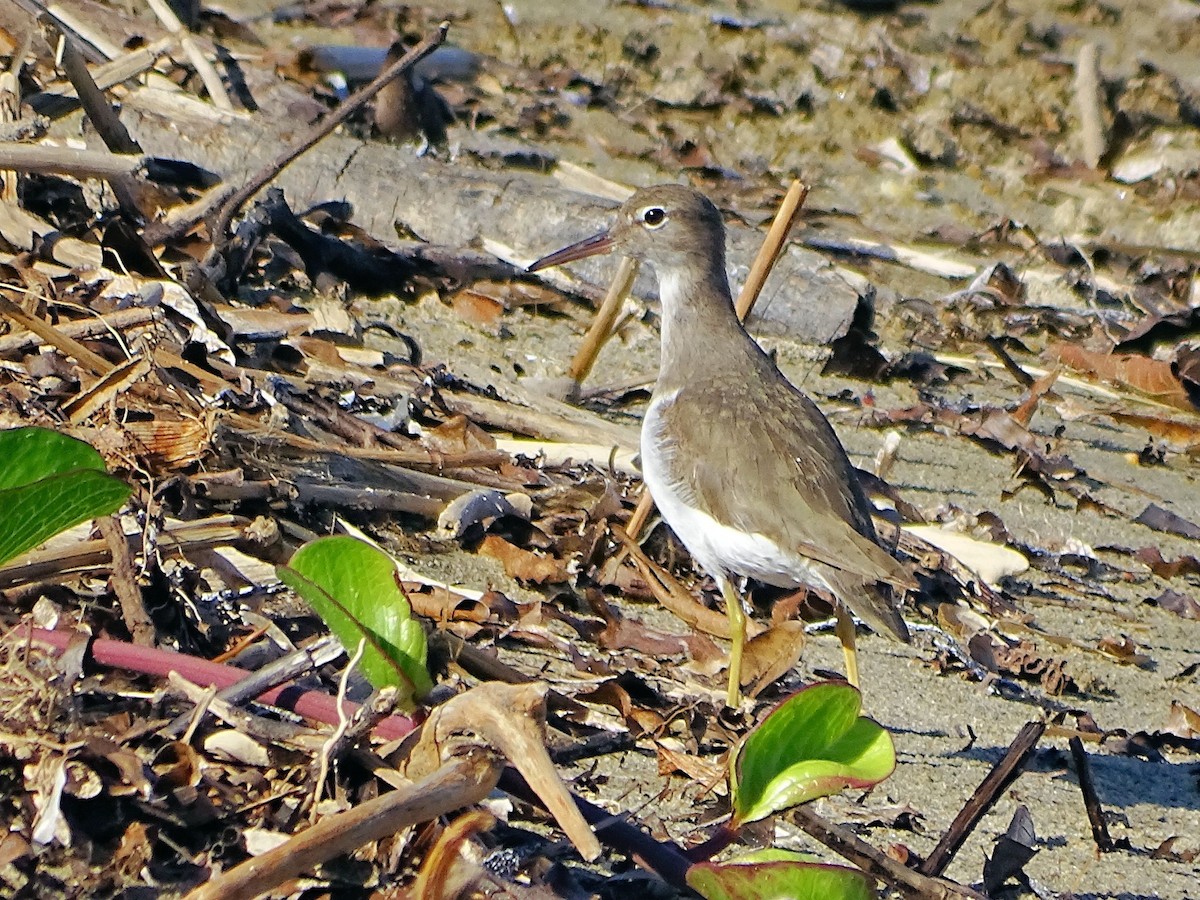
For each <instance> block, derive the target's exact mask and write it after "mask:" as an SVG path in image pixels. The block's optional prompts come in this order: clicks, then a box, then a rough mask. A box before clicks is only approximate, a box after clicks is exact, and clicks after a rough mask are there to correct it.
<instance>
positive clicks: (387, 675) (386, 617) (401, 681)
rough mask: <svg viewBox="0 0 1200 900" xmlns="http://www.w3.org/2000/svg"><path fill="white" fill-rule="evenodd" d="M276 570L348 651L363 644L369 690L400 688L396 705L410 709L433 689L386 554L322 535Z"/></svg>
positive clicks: (421, 633) (415, 625)
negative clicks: (309, 605) (398, 700)
mask: <svg viewBox="0 0 1200 900" xmlns="http://www.w3.org/2000/svg"><path fill="white" fill-rule="evenodd" d="M277 571H278V573H279V578H280V580H282V581H283V582H284V584H286V585H287V586H288V587H290V588H291V589H292V590H294V591H295V592H296V593H298V594H300V595H301V596H302V597H304V599H306V600H307V601H308V602H309V603H311V604H312V606H313V609H315V610H316V611H317V614H318V615H319V616H320V617H321V618H322V619H323V620H324V621H325V624H326V625H328V626H329V629H330V631H332V632H333V633H334V634H335V635H337V638H338V640H340V641H341V642H342V644H343V646H345V647H346V649H347V650H348V651H350V652H353V651H354V649H355V648H356V647H357V646H358V644H359V641H360V640H365V641H366V645H365V647H364V650H363V657H362V661H361V663H360V665H361V667H362V671H363V674H364V675H365V676H366V677H367V680H368V681H370V682H371V684H372V685H373V686H375V687H377V688H379V687H385V686H387V685H395V686H396V687H398V688H400V689H401V694H402V697H401V703H402V704H404V705H405V706H406V707H407V708H410V709H411V708H412V704H413V702H414V701H415V700H416V699H418V698H420V697H423V696H424V695H425V694H427V693H428V692H429V691H430V690H431V689H432V688H433V683H432V682H431V681H430V678H429V672H428V671H427V669H426V665H425V656H426V644H425V630H424V629H423V628H422V627H421V623H420V622H419V621H417V620H416V619H414V618H413V617H412V607H411V606H410V605H409V603H408V598H407V597H406V596H405V595H404V591H402V590H401V589H400V584H399V581H398V580H397V578H396V566H395V563H393V562H392V559H391V557H389V556H388V555H387V554H386V553H384V552H383V551H381V550H378V549H376V548H375V547H372V546H371V545H370V544H368V543H366V542H364V541H360V540H358V539H356V538H352V537H345V536H341V535H339V536H336V537H325V538H320V539H319V540H315V541H313V542H312V543H310V544H305V545H304V546H303V547H301V548H300V549H299V550H297V551H296V553H295V554H294V555H293V556H292V559H291V562H290V563H289V564H288V565H287V566H280V567H279V569H278V570H277Z"/></svg>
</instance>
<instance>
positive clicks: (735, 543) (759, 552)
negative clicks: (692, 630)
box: [642, 393, 829, 589]
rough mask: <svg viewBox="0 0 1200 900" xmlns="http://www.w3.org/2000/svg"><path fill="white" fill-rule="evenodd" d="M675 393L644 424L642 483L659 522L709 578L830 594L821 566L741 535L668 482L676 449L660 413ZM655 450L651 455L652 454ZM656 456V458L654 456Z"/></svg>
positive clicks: (654, 406) (760, 537) (680, 483)
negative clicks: (739, 578) (666, 438)
mask: <svg viewBox="0 0 1200 900" xmlns="http://www.w3.org/2000/svg"><path fill="white" fill-rule="evenodd" d="M675 396H676V394H675V393H670V394H666V395H664V396H661V397H656V398H655V399H654V400H653V401H652V402H651V404H650V407H649V409H647V410H646V417H645V419H644V420H643V422H642V479H643V481H644V482H645V484H646V487H647V488H648V489H649V491H650V496H651V497H653V498H654V502H655V504H656V505H657V506H658V510H659V512H660V513H662V517H663V519H665V520H666V523H667V524H668V525H670V526H671V530H672V531H674V532H675V535H676V536H677V537H678V538H679V540H680V541H682V542H683V545H684V546H685V547H687V549H688V552H689V553H690V554H692V557H693V558H694V559H695V560H696V562H697V563H699V564H700V566H701V568H703V569H704V571H705V572H707V573H708V574H709V575H711V576H713V577H714V578H716V579H717V580H718V581H723V580H725V579H727V578H728V577H729V576H731V575H741V576H749V577H751V578H754V579H757V580H758V581H762V582H765V583H766V584H770V585H774V586H776V587H783V588H790V587H801V586H807V587H815V588H821V589H829V585H828V584H827V583H826V581H825V579H824V577H822V575H821V572H820V569H819V566H818V565H817V564H814V563H813V562H812V561H811V560H809V559H807V558H805V557H804V556H802V555H801V554H800V553H798V552H797V551H796V550H795V549H788V548H784V547H781V546H779V544H777V543H776V542H775V541H773V540H771V539H770V538H769V537H767V536H766V535H764V534H760V533H757V532H755V533H749V532H745V531H740V530H738V529H737V528H733V527H730V526H729V525H725V524H722V523H721V522H718V521H717V520H716V519H714V518H713V517H712V516H710V515H709V514H708V513H706V512H704V511H703V510H700V509H697V508H696V506H695V505H694V503H695V497H694V496H693V494H692V491H691V490H690V487H689V485H687V483H686V480H680V479H678V478H672V477H671V476H670V474H669V470H671V469H672V468H674V470H675V471H676V472H678V471H680V467H678V466H674V467H672V466H669V465H667V463H668V461H669V459H670V454H672V453H673V452H674V449H673V448H672V446H671V445H670V444H669V443H666V442H664V441H663V438H662V435H661V429H662V418H661V415H660V413H661V411H662V410H663V409H664V408H665V407H666V406H667V405H668V404H670V403H673V402H674V400H675ZM651 448H653V450H654V452H653V453H652V452H649V451H651ZM656 454H657V455H656Z"/></svg>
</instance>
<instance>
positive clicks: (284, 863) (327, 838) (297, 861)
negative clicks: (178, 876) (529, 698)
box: [187, 749, 503, 900]
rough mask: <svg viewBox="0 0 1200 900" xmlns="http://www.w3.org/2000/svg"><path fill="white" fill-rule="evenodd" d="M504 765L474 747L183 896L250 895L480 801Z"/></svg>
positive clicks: (247, 898) (196, 899)
mask: <svg viewBox="0 0 1200 900" xmlns="http://www.w3.org/2000/svg"><path fill="white" fill-rule="evenodd" d="M502 769H503V764H502V763H501V761H500V758H499V757H498V756H497V755H496V754H494V753H491V752H487V751H483V750H479V749H476V750H474V751H472V752H470V753H468V754H466V755H464V756H461V757H458V758H455V759H453V760H451V761H449V762H447V763H446V764H445V765H443V766H442V767H441V768H440V769H438V770H437V771H436V772H434V773H433V774H432V775H430V776H429V777H428V778H425V779H424V780H422V781H418V782H415V783H414V784H411V785H409V786H407V787H404V788H399V789H397V790H394V791H390V792H389V793H386V794H384V795H383V796H381V797H376V798H375V799H374V800H368V801H367V802H366V803H361V804H359V805H358V806H356V807H354V808H352V809H349V810H347V811H346V812H343V813H338V814H337V815H333V816H329V817H328V818H325V819H322V820H321V821H320V822H318V823H317V824H316V825H314V826H313V827H311V828H307V829H305V830H304V831H302V832H300V833H299V834H297V835H295V836H294V837H293V838H292V839H291V840H289V841H287V842H286V843H284V844H281V845H280V846H278V847H276V848H275V849H273V850H269V851H268V852H266V853H264V854H262V855H261V856H256V857H253V858H251V859H248V860H246V861H245V862H243V863H241V864H240V865H238V866H236V867H234V868H233V869H231V870H229V871H228V872H226V873H224V874H223V875H221V876H219V877H216V878H214V879H212V880H211V881H209V882H208V883H207V884H204V885H201V886H200V887H198V888H197V889H196V890H194V891H192V892H191V893H190V894H188V895H187V900H251V898H254V897H258V896H261V895H262V894H264V893H266V892H267V891H269V890H270V889H271V888H273V887H274V886H276V885H278V884H281V883H283V882H284V881H286V880H287V879H289V878H292V877H294V876H296V875H299V874H300V873H301V872H305V871H308V870H309V869H312V868H314V867H315V866H317V865H320V864H321V863H323V862H325V861H326V860H329V859H333V858H334V857H335V856H341V855H342V854H344V853H350V852H352V851H354V850H356V849H358V848H359V847H361V846H363V845H364V844H367V843H370V842H371V841H377V840H379V839H381V838H384V837H387V836H388V835H391V834H395V833H396V832H397V831H399V830H401V829H402V828H407V827H409V826H410V825H416V824H419V823H421V822H428V821H429V820H430V819H435V818H437V817H438V816H440V815H443V814H444V813H448V812H452V811H454V810H456V809H462V808H463V807H466V806H473V805H474V804H476V803H478V802H480V801H481V800H483V799H484V798H485V797H486V796H487V795H488V794H489V793H491V791H492V788H494V787H495V786H496V781H497V779H499V777H500V772H501V770H502Z"/></svg>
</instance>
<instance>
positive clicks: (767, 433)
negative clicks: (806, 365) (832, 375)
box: [660, 376, 915, 588]
mask: <svg viewBox="0 0 1200 900" xmlns="http://www.w3.org/2000/svg"><path fill="white" fill-rule="evenodd" d="M780 383H781V384H782V387H781V388H780V389H779V390H775V391H771V392H769V394H768V395H767V397H768V401H769V402H767V403H765V404H764V401H763V394H762V393H761V392H758V393H754V392H751V391H748V390H746V389H744V388H739V387H738V385H736V384H731V383H729V382H724V383H721V384H719V385H718V384H712V383H709V384H706V383H697V384H692V385H688V386H686V387H683V388H681V389H680V391H679V394H678V396H677V397H676V402H675V403H673V404H671V405H670V406H669V407H666V408H664V409H663V410H662V411H661V413H660V414H661V415H662V416H663V418H664V424H665V425H666V427H667V430H668V431H669V433H671V434H674V435H676V436H677V443H678V447H677V448H676V450H675V452H674V453H673V454H672V460H671V464H672V468H673V469H674V471H673V472H672V481H674V482H675V483H677V484H679V485H680V486H681V487H682V488H683V489H684V490H685V491H686V492H687V493H688V494H691V495H694V496H695V497H696V499H697V500H699V501H700V502H701V503H702V504H703V506H704V507H705V508H706V509H708V510H710V511H711V514H712V515H713V517H714V518H716V519H717V520H718V521H719V522H721V523H723V524H725V525H729V526H731V527H734V528H738V529H741V530H744V531H747V532H751V533H754V532H757V533H761V534H764V535H768V536H770V537H771V538H772V539H773V540H774V541H775V542H776V543H777V544H778V545H779V546H781V547H789V548H792V549H794V550H795V551H796V553H797V554H798V555H800V556H802V557H804V558H806V559H808V560H811V561H814V562H819V563H823V564H825V565H827V566H829V567H831V568H832V569H834V570H836V571H838V572H841V573H843V575H844V576H851V579H854V578H857V579H859V580H861V581H862V582H868V583H869V582H877V581H884V582H888V583H890V584H894V585H896V586H897V587H905V588H908V587H914V586H915V583H914V581H913V579H912V576H911V575H910V574H909V573H908V571H907V569H905V567H904V566H902V565H901V564H900V563H899V562H897V561H896V560H895V559H894V558H892V556H891V555H890V554H889V553H888V552H887V551H886V550H884V549H883V548H882V547H880V546H879V544H878V543H876V540H875V529H874V526H873V525H872V524H871V514H870V504H869V503H868V501H867V499H866V497H865V495H864V494H863V492H862V489H861V487H860V486H859V485H858V481H857V478H856V476H855V474H854V470H853V467H852V466H851V464H850V460H849V459H848V458H847V457H846V453H845V450H843V449H842V445H841V443H840V442H839V441H838V439H837V436H836V435H835V434H834V432H833V429H832V427H831V426H830V425H829V423H828V422H827V421H826V420H825V417H824V416H823V415H822V414H821V412H820V411H819V410H818V409H817V407H816V406H815V405H814V404H813V403H812V401H810V400H809V399H808V398H807V397H805V396H804V395H803V394H802V393H800V392H799V391H798V390H796V389H795V388H793V387H792V386H791V385H790V384H788V383H787V382H786V381H783V379H782V376H780ZM717 397H719V400H718V399H717ZM680 401H684V402H680ZM696 408H703V409H705V410H706V411H708V412H709V416H708V417H706V418H705V419H704V420H703V421H700V420H699V419H697V418H696V417H695V416H693V415H691V414H690V413H688V412H687V410H688V409H696ZM689 448H694V449H691V451H690V452H689ZM700 449H703V452H696V451H697V450H700ZM718 450H719V451H720V452H714V451H718Z"/></svg>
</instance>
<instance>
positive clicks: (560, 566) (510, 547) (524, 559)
mask: <svg viewBox="0 0 1200 900" xmlns="http://www.w3.org/2000/svg"><path fill="white" fill-rule="evenodd" d="M479 553H480V554H481V555H483V556H490V557H492V558H493V559H498V560H500V562H501V563H502V564H503V565H504V571H505V572H506V573H507V574H508V576H509V577H510V578H515V579H516V580H517V581H528V582H532V583H533V584H545V583H546V582H558V581H566V580H567V568H566V565H565V564H564V563H563V561H562V560H561V559H555V558H554V557H553V556H542V555H541V554H539V553H534V552H532V551H530V550H523V549H521V548H520V547H518V546H516V545H515V544H510V543H509V542H508V541H506V540H505V539H504V538H502V537H500V536H499V535H495V534H489V535H487V536H486V537H485V538H484V539H483V542H482V543H481V544H480V545H479Z"/></svg>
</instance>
